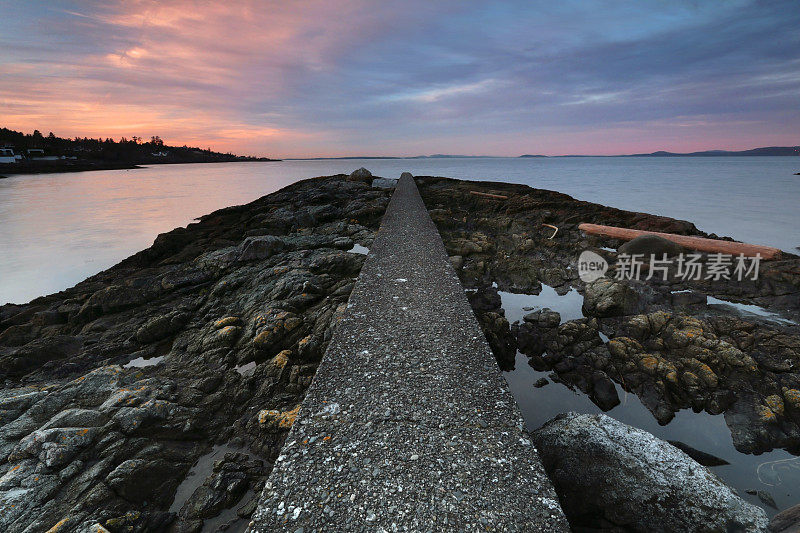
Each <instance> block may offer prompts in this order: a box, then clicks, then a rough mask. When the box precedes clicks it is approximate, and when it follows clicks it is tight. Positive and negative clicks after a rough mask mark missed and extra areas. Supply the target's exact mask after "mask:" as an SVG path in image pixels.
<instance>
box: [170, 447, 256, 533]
mask: <svg viewBox="0 0 800 533" xmlns="http://www.w3.org/2000/svg"><path fill="white" fill-rule="evenodd" d="M226 453H241V454H244V455H247V456H249V457H250V458H251V459H258V458H257V457H256V456H255V455H253V454H252V453H250V452H248V451H247V450H245V449H244V448H238V447H235V446H229V445H227V444H220V445H216V446H214V447H212V448H211V451H210V452H208V453H207V454H205V455H203V456H201V457H200V458H199V459H197V461H195V463H194V465H192V468H191V470H189V473H188V474H187V475H186V478H184V480H183V481H182V482H181V484H180V485H178V488H177V490H176V491H175V497H174V498H173V500H172V504H171V505H170V507H169V512H171V513H177V512H178V511H180V510H181V507H183V504H184V503H186V501H187V500H188V499H189V498H190V497H191V495H192V494H193V493H194V491H195V490H197V488H198V487H200V486H201V485H202V484H203V482H204V481H205V480H206V478H207V477H208V476H210V475H211V474H212V472H213V471H214V463H215V462H216V461H219V460H221V459H222V458H224V457H225V454H226ZM253 496H255V493H254V492H253V491H252V490H248V491H247V492H246V493H245V495H244V496H242V497H241V498H240V499H239V501H238V502H237V503H236V504H234V505H233V506H232V507H229V508H227V509H223V510H222V511H221V512H220V514H219V515H217V516H215V517H212V518H209V519H207V520H204V523H203V529H202V530H203V531H204V532H206V531H207V532H212V531H220V526H224V525H226V524H231V522H232V521H234V520H235V522H234V523H233V524H231V526H230V527H229V528H228V529H226V530H225V531H233V532H240V531H244V530H245V529H247V525H248V523H249V519H241V518H239V517H238V515H237V514H236V510H237V509H238V508H239V507H241V506H242V504H243V503H245V502H247V501H248V500H249V499H250V498H252V497H253Z"/></svg>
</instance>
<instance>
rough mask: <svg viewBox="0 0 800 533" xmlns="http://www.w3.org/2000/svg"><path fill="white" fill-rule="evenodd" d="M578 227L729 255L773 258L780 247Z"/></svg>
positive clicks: (610, 227) (626, 230)
mask: <svg viewBox="0 0 800 533" xmlns="http://www.w3.org/2000/svg"><path fill="white" fill-rule="evenodd" d="M578 229H580V230H582V231H585V232H586V233H590V234H592V235H601V236H603V237H612V238H614V239H622V240H626V241H629V240H631V239H635V238H636V237H639V236H641V235H658V236H659V237H663V238H665V239H667V240H669V241H672V242H674V243H676V244H680V245H681V246H683V247H684V248H689V249H691V250H698V251H700V252H711V253H722V254H730V255H739V254H743V255H745V256H747V257H755V256H756V255H757V254H760V255H761V258H762V259H775V258H776V257H778V256H780V254H781V251H780V249H778V248H772V247H770V246H759V245H757V244H747V243H744V242H734V241H720V240H716V239H706V238H704V237H691V236H688V235H675V234H673V233H660V232H657V231H643V230H638V229H627V228H617V227H614V226H602V225H600V224H587V223H583V224H580V225H579V226H578Z"/></svg>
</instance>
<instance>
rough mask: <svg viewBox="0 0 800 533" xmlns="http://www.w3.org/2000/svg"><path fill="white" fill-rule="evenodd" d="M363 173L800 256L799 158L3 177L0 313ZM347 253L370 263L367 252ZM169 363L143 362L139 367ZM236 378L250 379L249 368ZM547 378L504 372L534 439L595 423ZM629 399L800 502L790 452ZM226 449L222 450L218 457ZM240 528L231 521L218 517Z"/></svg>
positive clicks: (521, 365) (523, 365)
mask: <svg viewBox="0 0 800 533" xmlns="http://www.w3.org/2000/svg"><path fill="white" fill-rule="evenodd" d="M361 166H365V167H367V168H368V169H370V170H371V171H372V172H373V174H375V175H379V176H385V177H398V176H399V175H400V173H401V172H404V171H409V172H412V173H414V174H416V175H437V176H449V177H454V178H463V179H474V180H490V181H508V182H513V183H524V184H527V185H531V186H533V187H539V188H544V189H551V190H557V191H561V192H564V193H567V194H569V195H571V196H574V197H576V198H579V199H582V200H588V201H592V202H597V203H601V204H605V205H611V206H614V207H619V208H622V209H629V210H635V211H643V212H649V213H655V214H661V215H666V216H671V217H675V218H681V219H686V220H690V221H692V222H694V223H695V224H696V225H697V226H698V227H699V228H700V229H702V230H705V231H708V232H713V233H717V234H718V235H728V236H731V237H734V238H736V239H739V240H743V241H747V242H753V243H759V244H766V245H770V246H776V247H779V248H781V249H783V250H786V251H790V252H797V251H798V250H796V247H797V246H800V230H798V228H800V214H798V213H800V212H799V211H798V209H797V205H798V204H800V176H794V175H793V174H794V173H795V172H798V171H800V159H796V158H790V157H720V158H588V157H575V158H552V159H550V158H548V159H540V158H536V159H509V158H452V159H450V158H448V159H401V160H312V161H282V162H265V163H221V164H206V165H165V166H154V167H149V168H143V169H136V170H114V171H97V172H83V173H74V174H49V175H38V176H12V177H10V178H9V179H2V180H0V228H2V230H0V303H4V302H16V303H23V302H26V301H29V300H30V299H32V298H35V297H36V296H40V295H43V294H49V293H52V292H55V291H58V290H62V289H65V288H67V287H70V286H72V285H74V284H75V283H77V282H79V281H81V280H82V279H84V278H86V277H87V276H90V275H92V274H95V273H97V272H99V271H101V270H104V269H106V268H108V267H110V266H112V265H113V264H115V263H117V262H119V261H120V260H122V259H124V258H125V257H128V256H129V255H131V254H133V253H135V252H137V251H139V250H141V249H143V248H145V247H147V246H149V245H150V244H151V243H152V242H153V239H154V238H155V237H156V236H157V235H158V234H159V233H163V232H165V231H169V230H171V229H172V228H174V227H177V226H183V225H186V224H188V223H190V222H191V221H192V220H193V219H194V218H196V217H199V216H201V215H204V214H206V213H209V212H211V211H213V210H215V209H219V208H222V207H227V206H229V205H235V204H242V203H246V202H249V201H252V200H254V199H256V198H258V197H260V196H263V195H265V194H268V193H271V192H274V191H276V190H278V189H280V188H281V187H284V186H286V185H288V184H290V183H293V182H294V181H297V180H299V179H304V178H309V177H314V176H321V175H329V174H335V173H340V172H344V173H349V172H350V171H352V170H354V169H355V168H358V167H361ZM351 251H352V252H354V253H368V250H367V249H362V248H361V247H358V248H354V249H353V250H351ZM502 300H503V307H504V308H505V310H506V313H507V316H508V317H509V319H510V320H511V321H516V320H519V319H521V317H522V315H523V314H524V313H525V312H527V310H526V308H530V307H551V308H553V309H556V310H557V311H559V312H561V314H562V319H563V320H571V319H574V318H579V317H580V316H581V311H580V305H581V301H582V298H581V297H580V295H579V294H577V293H576V292H574V291H572V292H570V293H568V294H566V295H564V296H558V295H557V294H556V293H555V291H553V290H552V289H550V288H548V287H544V288H543V290H542V292H541V293H540V294H539V295H536V296H530V295H514V294H510V293H503V294H502ZM723 303H724V302H723ZM159 362H160V361H159V360H158V359H151V360H138V359H137V360H134V361H131V362H130V363H129V365H130V366H145V365H152V364H158V363H159ZM237 370H239V371H241V372H246V371H250V369H249V368H244V367H242V368H238V369H237ZM547 375H548V373H545V372H537V371H535V370H534V369H533V368H531V367H530V366H528V364H527V358H526V357H524V356H522V355H521V354H518V357H517V364H516V366H515V369H514V370H513V371H511V372H507V373H505V377H506V379H507V380H508V382H509V385H510V387H511V390H512V392H513V394H514V397H515V399H516V401H517V403H518V404H519V405H520V407H521V409H522V412H523V414H524V416H525V420H526V424H527V426H528V427H529V428H530V429H535V428H536V427H538V426H540V425H541V424H542V423H543V422H545V421H546V420H547V419H549V418H550V417H552V416H553V415H555V414H557V413H559V412H563V411H565V410H573V411H578V412H586V413H596V412H599V409H598V408H597V407H596V406H595V405H594V404H592V402H591V401H590V400H589V399H588V397H587V396H586V395H584V394H582V393H581V392H580V391H574V390H570V389H568V388H567V387H565V386H564V385H561V384H559V383H550V384H549V385H547V386H546V387H543V388H540V389H538V388H535V387H534V386H533V384H534V383H535V382H536V380H537V379H539V378H541V377H546V376H547ZM619 392H620V398H621V400H622V404H621V405H620V406H618V407H615V408H614V409H612V410H611V411H610V412H609V413H608V414H609V415H610V416H612V417H615V418H617V419H619V420H621V421H623V422H626V423H628V424H631V425H634V426H637V427H640V428H642V429H645V430H647V431H650V432H652V433H653V434H655V435H657V436H659V437H661V438H665V439H676V440H680V441H683V442H684V443H686V444H689V445H691V446H694V447H695V448H697V449H700V450H702V451H705V452H707V453H711V454H714V455H717V456H718V457H720V458H723V459H725V460H727V461H729V462H730V463H731V464H730V465H725V466H721V467H715V468H714V471H715V472H716V473H717V474H718V475H720V476H721V477H722V478H723V479H724V480H725V481H726V482H728V483H729V484H730V485H732V486H733V487H735V488H736V489H737V490H738V491H739V493H740V494H741V495H742V496H743V497H745V498H747V499H748V500H749V501H751V502H753V503H755V504H757V505H759V504H760V505H762V506H763V504H762V503H761V502H760V501H759V500H758V498H757V497H755V496H752V495H748V494H746V493H745V491H746V490H748V489H757V490H765V491H768V492H769V493H770V494H771V495H772V496H773V497H774V498H775V500H776V502H777V503H778V506H779V507H781V508H784V507H786V506H789V505H793V504H795V503H797V502H798V501H800V492H799V491H798V490H797V488H796V487H800V458H798V457H795V456H792V455H790V454H788V453H787V452H785V451H783V450H775V451H773V452H769V453H767V454H763V455H761V456H752V455H744V454H740V453H738V452H737V451H736V450H735V449H734V448H733V445H732V442H731V437H730V432H729V431H728V429H727V427H726V425H725V422H724V419H723V417H722V416H711V415H708V414H705V413H699V414H697V413H692V412H691V411H687V410H685V411H681V412H680V413H678V415H677V416H676V418H675V420H673V421H672V422H671V423H670V424H668V425H666V426H663V427H662V426H659V425H658V424H657V422H656V421H655V419H654V418H653V417H652V416H651V415H650V414H649V412H648V411H647V410H646V409H645V408H644V406H643V405H642V404H641V402H639V401H638V399H637V398H636V397H635V396H634V395H629V394H625V393H624V391H622V390H621V389H620V391H619ZM218 451H219V450H217V449H216V448H215V450H214V451H213V452H212V454H209V457H211V456H212V455H213V454H214V453H216V452H218ZM203 461H205V462H203ZM208 461H209V460H208V459H207V458H204V459H202V460H201V461H200V463H198V465H196V466H195V469H194V470H195V471H199V470H202V469H203V468H205V467H206V466H207V465H206V463H208ZM209 464H210V463H209ZM190 478H191V479H190ZM190 478H187V481H185V482H184V484H183V485H182V486H181V488H179V495H180V494H183V493H186V491H190V490H193V488H192V487H194V486H196V483H197V479H201V478H199V477H198V476H190ZM193 484H194V485H193ZM182 491H183V492H182ZM188 493H190V492H188ZM188 493H186V494H188ZM178 501H179V500H178V499H177V498H176V502H178ZM764 507H766V506H764ZM766 510H767V512H768V513H769V514H770V515H772V514H774V512H775V510H774V509H771V508H769V507H766ZM230 518H231V517H230V516H228V515H223V516H222V517H220V519H219V520H220V521H227V520H229V519H230ZM220 523H222V522H220Z"/></svg>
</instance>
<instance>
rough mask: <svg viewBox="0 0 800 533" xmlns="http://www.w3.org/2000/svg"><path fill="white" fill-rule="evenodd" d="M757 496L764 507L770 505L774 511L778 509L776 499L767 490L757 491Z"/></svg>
mask: <svg viewBox="0 0 800 533" xmlns="http://www.w3.org/2000/svg"><path fill="white" fill-rule="evenodd" d="M756 496H758V499H759V500H761V503H763V504H764V505H768V506H770V507H772V508H773V509H777V508H778V505H777V504H776V503H775V498H773V497H772V494H770V493H769V492H767V491H765V490H759V491H756Z"/></svg>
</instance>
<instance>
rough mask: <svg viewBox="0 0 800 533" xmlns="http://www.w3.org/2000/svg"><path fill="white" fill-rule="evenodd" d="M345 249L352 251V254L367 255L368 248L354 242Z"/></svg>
mask: <svg viewBox="0 0 800 533" xmlns="http://www.w3.org/2000/svg"><path fill="white" fill-rule="evenodd" d="M347 251H348V252H352V253H354V254H361V255H367V254H368V253H369V248H367V247H366V246H361V245H360V244H358V243H356V244H354V245H353V247H352V248H350V249H349V250H347Z"/></svg>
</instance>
